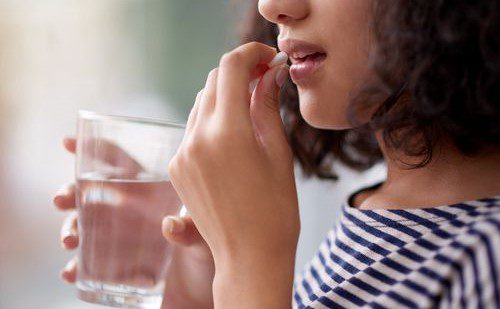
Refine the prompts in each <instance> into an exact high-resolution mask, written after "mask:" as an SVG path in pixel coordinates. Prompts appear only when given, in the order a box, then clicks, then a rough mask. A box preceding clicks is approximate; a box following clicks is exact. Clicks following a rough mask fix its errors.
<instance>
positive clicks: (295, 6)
mask: <svg viewBox="0 0 500 309" xmlns="http://www.w3.org/2000/svg"><path fill="white" fill-rule="evenodd" d="M259 12H260V14H261V15H262V16H264V18H265V19H267V20H269V21H270V22H272V23H275V24H283V25H284V24H289V23H292V22H294V21H297V20H302V19H304V18H306V17H307V16H308V15H309V0H259Z"/></svg>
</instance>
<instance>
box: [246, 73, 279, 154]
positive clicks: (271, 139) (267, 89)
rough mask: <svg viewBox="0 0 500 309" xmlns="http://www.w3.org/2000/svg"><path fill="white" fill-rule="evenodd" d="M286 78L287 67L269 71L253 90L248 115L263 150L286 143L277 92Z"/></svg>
mask: <svg viewBox="0 0 500 309" xmlns="http://www.w3.org/2000/svg"><path fill="white" fill-rule="evenodd" d="M287 77H288V66H287V65H282V66H278V67H274V68H271V69H269V71H267V72H266V73H265V74H264V76H263V77H262V79H261V80H260V82H259V84H258V86H257V88H256V89H255V92H254V95H253V97H252V102H251V104H250V114H251V118H252V122H253V124H254V126H255V131H256V134H257V135H258V138H259V140H260V142H261V143H262V144H263V145H264V146H269V147H264V148H265V149H268V148H269V149H268V150H270V151H271V152H273V151H274V150H275V149H274V148H272V149H271V148H270V147H272V146H274V145H281V144H282V143H285V142H286V135H285V130H284V126H283V121H282V119H281V115H280V105H279V91H280V88H281V86H282V85H283V83H284V82H285V80H286V78H287Z"/></svg>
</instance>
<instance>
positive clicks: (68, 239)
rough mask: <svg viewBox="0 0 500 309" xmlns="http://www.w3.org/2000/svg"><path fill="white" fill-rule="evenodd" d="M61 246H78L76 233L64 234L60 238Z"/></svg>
mask: <svg viewBox="0 0 500 309" xmlns="http://www.w3.org/2000/svg"><path fill="white" fill-rule="evenodd" d="M62 243H63V246H64V248H66V249H72V248H75V247H77V246H78V237H76V235H67V236H64V238H63V240H62Z"/></svg>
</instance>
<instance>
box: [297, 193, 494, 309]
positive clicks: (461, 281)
mask: <svg viewBox="0 0 500 309" xmlns="http://www.w3.org/2000/svg"><path fill="white" fill-rule="evenodd" d="M293 298H294V299H293V308H360V307H368V308H500V195H499V196H496V197H492V198H486V199H480V200H476V201H470V202H464V203H459V204H454V205H449V206H440V207H433V208H427V209H405V210H383V209H376V210H361V209H357V208H353V207H351V206H349V202H345V203H344V205H343V206H342V214H341V216H340V219H339V221H338V222H337V223H336V224H335V225H334V227H333V228H332V229H331V230H330V231H329V233H328V235H327V237H326V239H325V240H324V241H323V242H322V243H321V245H320V247H319V250H318V252H317V253H316V255H315V256H314V258H313V259H312V260H311V261H310V262H309V263H308V264H307V265H306V266H305V269H304V271H303V272H302V273H301V274H300V275H298V276H297V277H296V280H295V283H294V294H293Z"/></svg>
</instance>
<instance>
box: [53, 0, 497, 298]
mask: <svg viewBox="0 0 500 309" xmlns="http://www.w3.org/2000/svg"><path fill="white" fill-rule="evenodd" d="M371 5H372V2H371V1H366V0H338V1H326V0H261V1H259V11H260V13H261V14H262V15H263V16H264V17H265V18H266V19H268V20H270V21H271V22H274V23H277V24H278V25H279V28H280V36H279V37H280V39H286V38H293V39H300V40H305V41H307V42H311V43H314V44H317V45H320V46H322V48H324V50H325V51H326V52H327V59H326V60H325V62H324V63H323V66H322V67H321V68H320V70H318V71H316V72H315V73H314V74H313V75H312V76H311V77H310V78H309V79H308V80H307V81H303V82H301V83H300V84H298V85H297V86H298V90H299V98H300V111H301V113H302V115H303V116H304V118H305V119H306V121H307V122H308V123H309V124H310V125H311V126H314V127H317V128H324V129H341V128H348V127H349V123H348V121H347V117H346V115H345V114H346V108H347V106H348V104H349V97H350V95H351V93H352V91H353V90H355V89H356V86H357V85H358V83H360V82H362V81H366V80H368V79H370V78H372V77H373V76H372V74H371V72H370V71H369V70H368V63H367V62H368V51H369V49H370V46H371V45H370V44H371V42H370V34H369V33H370V32H369V20H370V19H369V18H370V8H371ZM325 29H326V30H327V31H325ZM275 53H276V51H275V50H274V49H272V48H270V47H267V46H264V45H261V44H255V43H250V44H247V45H244V46H241V47H238V48H237V49H235V50H233V51H231V52H229V53H227V54H225V55H224V56H223V57H222V58H221V61H220V65H219V68H218V69H215V70H214V71H212V72H211V73H210V74H209V76H208V78H207V83H206V85H205V88H204V89H203V90H202V91H201V92H200V93H199V94H198V96H197V99H196V102H195V105H194V107H193V110H192V111H191V114H190V115H189V119H188V124H187V132H186V135H185V138H184V141H183V142H182V145H181V147H180V148H179V150H178V152H177V154H176V156H175V157H174V159H173V160H172V162H171V163H170V164H169V167H168V168H169V172H170V175H171V180H172V183H173V185H174V187H175V190H176V191H177V193H178V194H179V196H180V198H181V199H182V201H183V202H184V204H185V205H186V206H187V208H188V211H189V213H190V216H188V217H185V218H179V217H169V218H165V220H164V222H163V235H164V236H165V237H166V238H167V240H169V241H170V242H171V243H172V244H174V246H175V248H176V249H175V250H174V253H173V255H174V256H173V262H172V263H173V265H175V267H172V270H171V273H170V274H169V276H168V278H167V280H168V283H167V287H166V290H165V300H164V304H163V308H166V307H168V308H204V307H207V308H210V307H216V308H290V306H291V299H292V295H291V291H292V284H293V269H294V259H295V250H296V246H297V240H298V235H299V230H300V221H299V215H298V205H297V193H296V188H295V183H294V175H293V158H292V153H291V150H290V147H289V145H288V143H287V141H286V137H285V134H284V130H283V125H282V123H281V119H280V117H279V112H278V110H279V109H278V106H279V102H278V90H279V86H280V85H281V81H282V80H281V79H280V78H277V75H278V73H279V72H280V71H281V72H284V70H286V69H287V68H286V67H278V68H273V69H270V70H268V71H267V72H265V73H264V75H263V78H262V80H261V82H260V83H259V85H258V86H257V89H256V91H255V92H254V93H253V95H252V96H250V95H249V94H248V84H249V82H250V80H252V79H253V78H255V77H256V76H259V75H260V74H262V73H263V71H262V64H265V63H267V62H268V61H270V60H271V59H272V58H273V56H274V55H275ZM281 75H282V74H281ZM368 116H369V115H368ZM377 135H378V140H379V144H380V147H381V149H382V151H383V153H384V157H385V160H386V163H387V166H388V178H387V181H386V182H385V183H384V184H383V185H382V186H381V187H380V188H378V189H377V190H372V191H365V192H362V193H361V194H358V195H357V196H356V198H355V199H354V205H353V206H355V207H360V208H365V209H367V208H399V209H402V208H419V207H420V208H421V207H432V206H438V205H446V204H451V203H454V202H460V201H466V200H473V199H477V198H481V197H487V196H493V195H496V194H498V193H499V192H500V185H499V183H498V174H497V172H496V171H498V170H500V162H499V160H498V155H499V154H500V150H499V149H498V147H490V148H487V149H485V150H484V151H483V152H481V153H479V154H478V155H477V156H475V157H465V156H463V155H461V154H460V153H459V152H458V151H457V150H456V149H455V148H454V147H453V146H452V145H451V144H450V143H447V142H446V141H442V142H441V143H439V144H438V145H437V146H436V154H435V156H434V159H433V161H432V162H431V163H430V164H429V165H427V166H426V167H424V168H421V169H406V168H405V165H404V164H402V163H401V162H411V161H412V160H414V158H408V157H405V156H404V155H403V154H401V153H399V152H398V151H395V150H391V149H388V148H387V147H385V145H384V143H383V142H382V140H381V138H380V133H378V134H377ZM65 146H66V148H67V149H68V150H69V151H71V152H73V151H74V141H73V140H66V141H65ZM222 167H223V168H222ZM422 192H432V194H422ZM55 204H56V205H57V206H58V207H59V208H61V209H72V208H74V191H73V189H72V187H70V188H69V189H66V190H63V191H61V192H60V193H59V194H58V195H57V196H56V198H55ZM68 220H69V221H68V222H70V223H66V224H64V226H63V231H62V233H61V240H62V243H63V246H64V247H65V248H67V249H73V248H75V247H76V246H77V245H78V235H76V231H75V229H74V228H72V227H73V226H74V223H71V222H74V220H75V217H74V215H72V216H70V217H69V219H68ZM62 277H63V278H64V279H65V280H67V281H69V282H74V280H75V263H74V262H70V264H69V265H68V266H67V267H66V268H65V270H64V271H63V272H62ZM235 282H237V283H238V284H234V283H235ZM179 283H182V284H179Z"/></svg>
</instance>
